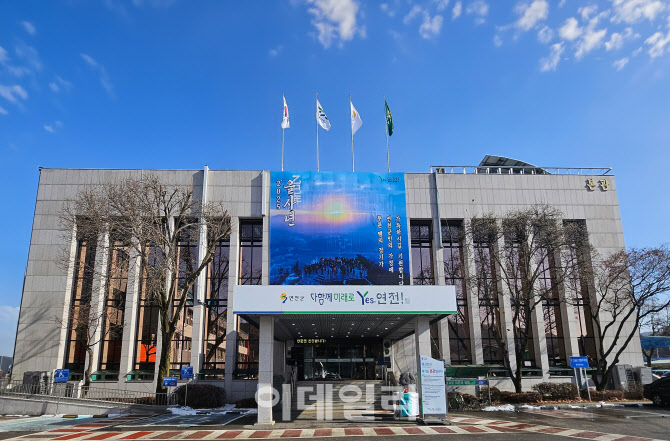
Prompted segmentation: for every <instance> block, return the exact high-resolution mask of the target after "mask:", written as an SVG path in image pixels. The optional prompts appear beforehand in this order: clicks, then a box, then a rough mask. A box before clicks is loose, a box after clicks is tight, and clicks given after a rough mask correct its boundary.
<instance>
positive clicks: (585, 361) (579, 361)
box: [570, 357, 589, 369]
mask: <svg viewBox="0 0 670 441" xmlns="http://www.w3.org/2000/svg"><path fill="white" fill-rule="evenodd" d="M570 367H571V368H575V369H581V368H587V367H589V358H588V357H570Z"/></svg>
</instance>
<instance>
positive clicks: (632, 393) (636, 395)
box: [623, 381, 644, 400]
mask: <svg viewBox="0 0 670 441" xmlns="http://www.w3.org/2000/svg"><path fill="white" fill-rule="evenodd" d="M623 397H624V398H625V399H627V400H643V399H644V386H642V384H640V383H638V382H637V381H636V382H635V386H633V388H632V389H630V390H627V391H625V392H624V393H623Z"/></svg>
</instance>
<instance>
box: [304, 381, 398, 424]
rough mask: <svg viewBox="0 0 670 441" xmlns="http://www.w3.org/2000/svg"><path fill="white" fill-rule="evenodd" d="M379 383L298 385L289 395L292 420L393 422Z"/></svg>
mask: <svg viewBox="0 0 670 441" xmlns="http://www.w3.org/2000/svg"><path fill="white" fill-rule="evenodd" d="M382 386H383V382H380V381H373V380H370V381H364V380H336V381H299V382H298V383H297V384H296V391H295V393H294V394H293V401H292V403H291V415H292V419H293V420H312V421H314V420H326V421H328V420H333V421H338V420H339V421H375V420H377V421H379V420H381V419H390V418H393V411H392V408H391V409H389V410H386V409H383V407H382V405H386V407H389V405H388V404H385V403H388V402H389V400H388V395H390V393H388V392H386V393H385V395H386V396H383V395H382V394H383V393H384V392H382Z"/></svg>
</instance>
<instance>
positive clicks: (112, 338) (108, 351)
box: [100, 234, 130, 372]
mask: <svg viewBox="0 0 670 441" xmlns="http://www.w3.org/2000/svg"><path fill="white" fill-rule="evenodd" d="M110 245H111V246H110V249H109V265H108V267H107V268H108V270H107V271H108V273H107V292H106V295H105V306H104V307H105V313H104V316H103V319H104V324H103V328H102V333H103V335H102V342H101V344H102V346H101V348H100V370H104V371H116V372H118V371H119V368H120V364H121V341H122V338H123V315H124V312H125V308H126V292H127V290H128V263H129V261H130V259H129V254H128V253H129V246H128V244H127V242H126V241H125V240H121V238H119V237H118V235H115V234H112V235H111V237H110Z"/></svg>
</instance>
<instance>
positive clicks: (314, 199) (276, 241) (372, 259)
mask: <svg viewBox="0 0 670 441" xmlns="http://www.w3.org/2000/svg"><path fill="white" fill-rule="evenodd" d="M271 185H272V189H271V198H270V204H271V207H270V208H271V209H270V284H272V285H340V284H341V285H404V284H407V285H409V280H410V279H409V277H410V274H409V243H408V240H407V237H408V236H407V214H406V211H407V209H406V203H405V177H404V175H403V174H402V173H381V174H378V173H348V172H290V171H284V172H272V173H271Z"/></svg>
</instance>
